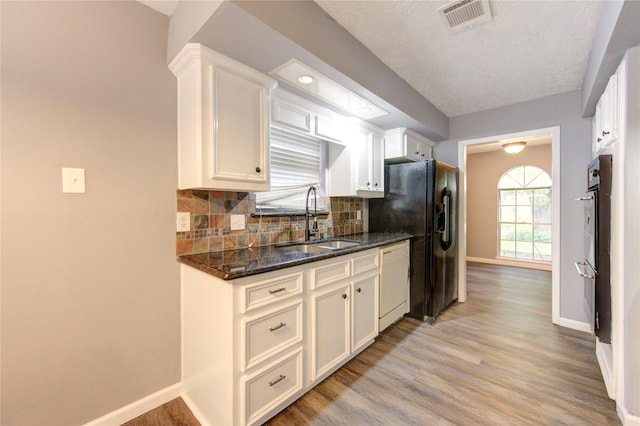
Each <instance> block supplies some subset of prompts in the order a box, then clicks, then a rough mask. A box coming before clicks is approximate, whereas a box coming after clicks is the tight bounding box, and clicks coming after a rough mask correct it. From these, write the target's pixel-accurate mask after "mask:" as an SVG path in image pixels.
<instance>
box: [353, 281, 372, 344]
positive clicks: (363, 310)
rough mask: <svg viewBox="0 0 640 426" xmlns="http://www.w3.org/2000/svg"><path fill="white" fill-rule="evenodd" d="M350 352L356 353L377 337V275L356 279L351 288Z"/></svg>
mask: <svg viewBox="0 0 640 426" xmlns="http://www.w3.org/2000/svg"><path fill="white" fill-rule="evenodd" d="M352 291H353V299H352V302H353V306H352V315H351V319H352V322H351V325H352V336H353V337H352V339H351V351H352V352H355V351H358V350H359V349H360V348H362V347H364V346H366V345H367V344H368V343H370V342H371V341H372V340H373V339H374V338H375V337H376V336H377V335H378V309H377V303H376V301H377V300H378V294H377V293H378V274H377V273H375V274H369V275H367V276H364V277H361V278H358V279H356V280H355V281H354V282H353V286H352Z"/></svg>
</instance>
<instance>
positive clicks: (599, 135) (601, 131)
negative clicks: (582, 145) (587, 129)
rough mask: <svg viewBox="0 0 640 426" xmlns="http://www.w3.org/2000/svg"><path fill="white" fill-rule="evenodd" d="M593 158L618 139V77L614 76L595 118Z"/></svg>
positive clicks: (598, 105) (608, 84)
mask: <svg viewBox="0 0 640 426" xmlns="http://www.w3.org/2000/svg"><path fill="white" fill-rule="evenodd" d="M592 137H593V142H592V144H591V146H592V152H593V156H594V157H595V156H597V155H598V154H600V153H601V152H602V150H603V149H604V148H606V147H607V146H609V145H610V144H611V143H612V142H613V141H615V140H616V139H618V76H617V73H616V74H614V75H612V76H611V78H610V79H609V82H608V83H607V87H606V88H605V90H604V93H603V94H602V96H601V97H600V100H599V101H598V104H597V105H596V113H595V115H594V116H593V136H592Z"/></svg>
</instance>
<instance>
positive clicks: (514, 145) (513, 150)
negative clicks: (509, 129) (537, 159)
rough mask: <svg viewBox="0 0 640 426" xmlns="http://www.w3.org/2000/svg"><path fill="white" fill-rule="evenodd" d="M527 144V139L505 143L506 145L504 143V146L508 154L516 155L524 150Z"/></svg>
mask: <svg viewBox="0 0 640 426" xmlns="http://www.w3.org/2000/svg"><path fill="white" fill-rule="evenodd" d="M525 146H527V143H526V142H525V141H519V142H510V143H505V144H504V145H502V148H503V149H504V152H506V153H507V154H511V155H516V154H517V153H519V152H520V151H522V150H523V149H524V147H525Z"/></svg>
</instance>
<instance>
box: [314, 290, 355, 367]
mask: <svg viewBox="0 0 640 426" xmlns="http://www.w3.org/2000/svg"><path fill="white" fill-rule="evenodd" d="M350 295H351V291H350V284H349V283H345V284H343V285H339V286H335V287H331V288H329V289H328V290H325V291H318V292H317V293H316V294H314V295H313V296H312V306H311V309H312V318H311V327H312V335H311V339H312V344H311V347H312V353H311V380H316V379H317V378H318V377H320V376H321V375H322V374H324V373H325V372H327V371H329V370H331V369H332V368H333V367H335V366H337V365H338V364H340V363H341V362H342V360H344V359H346V358H347V357H348V356H349V354H350V350H349V349H350V341H349V340H350V336H349V324H350V321H349V303H350V298H351V296H350Z"/></svg>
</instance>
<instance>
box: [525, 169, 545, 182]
mask: <svg viewBox="0 0 640 426" xmlns="http://www.w3.org/2000/svg"><path fill="white" fill-rule="evenodd" d="M544 173H545V171H544V170H542V169H541V168H540V167H535V166H524V186H525V187H533V185H531V183H532V182H533V181H534V180H536V179H537V178H538V177H539V176H540V175H541V174H544Z"/></svg>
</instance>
